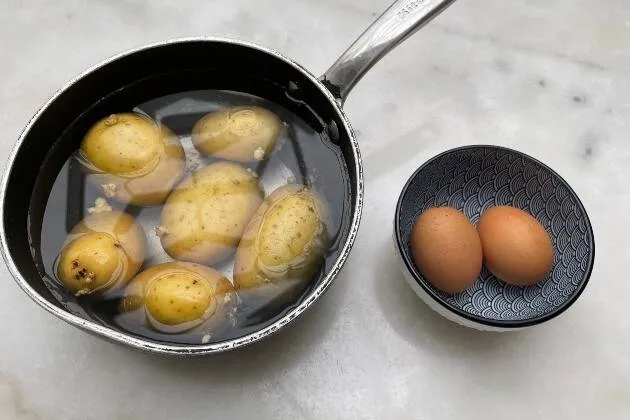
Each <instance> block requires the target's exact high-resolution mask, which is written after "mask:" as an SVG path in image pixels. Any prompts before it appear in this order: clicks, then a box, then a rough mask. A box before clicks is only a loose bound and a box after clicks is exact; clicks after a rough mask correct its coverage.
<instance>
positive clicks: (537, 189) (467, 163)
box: [394, 146, 595, 331]
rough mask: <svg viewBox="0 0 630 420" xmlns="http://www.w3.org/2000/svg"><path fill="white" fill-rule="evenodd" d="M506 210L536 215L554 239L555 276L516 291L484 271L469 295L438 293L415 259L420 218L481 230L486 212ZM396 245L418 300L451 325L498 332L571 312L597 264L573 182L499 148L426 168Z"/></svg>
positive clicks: (405, 203)
mask: <svg viewBox="0 0 630 420" xmlns="http://www.w3.org/2000/svg"><path fill="white" fill-rule="evenodd" d="M499 205H512V206H515V207H518V208H520V209H523V210H525V211H527V212H529V213H530V214H532V215H533V216H535V217H536V219H538V221H539V222H540V223H541V224H542V225H543V226H544V228H545V229H546V230H547V232H549V234H550V236H551V238H552V241H553V246H554V253H555V258H554V264H553V268H552V270H551V273H550V274H549V276H548V277H547V278H546V279H545V280H543V281H541V282H540V283H538V284H536V285H534V286H529V287H517V286H511V285H508V284H506V283H504V282H502V281H501V280H498V279H497V278H496V277H494V276H493V275H492V274H491V273H490V272H489V271H488V270H487V269H486V268H485V267H484V269H483V271H482V273H481V275H480V276H479V278H478V279H477V281H476V282H475V283H474V284H473V285H472V286H471V287H470V288H469V289H468V290H466V291H464V292H461V293H457V294H448V293H444V292H441V291H439V290H437V289H435V288H434V287H433V286H431V284H430V283H429V282H427V281H426V280H425V279H424V277H423V275H422V273H421V272H420V271H419V270H418V268H417V267H416V266H415V264H414V263H413V257H412V254H411V248H410V236H411V228H412V226H413V223H414V221H415V220H416V217H417V216H418V215H419V214H421V213H422V212H423V211H424V210H426V209H427V208H429V207H434V206H451V207H455V208H457V209H459V210H462V211H463V212H464V213H465V214H466V215H467V216H468V217H469V218H470V220H471V221H472V222H473V223H474V224H476V223H477V222H478V221H479V217H480V215H481V213H482V212H483V211H485V210H486V209H488V208H490V207H493V206H499ZM394 241H395V245H396V249H397V250H398V254H399V257H400V260H401V263H402V265H403V272H404V274H405V277H406V278H407V281H408V282H409V284H410V286H411V287H412V288H413V289H414V291H415V292H416V293H417V294H418V296H420V297H421V298H422V299H423V300H424V301H425V302H426V303H427V304H428V305H429V306H430V307H431V308H433V309H434V310H436V311H437V312H439V313H440V314H442V315H444V316H445V317H446V318H448V319H450V320H452V321H455V322H458V323H460V324H463V325H466V326H469V327H474V328H477V329H481V330H491V331H506V330H512V329H518V328H523V327H529V326H533V325H536V324H540V323H541V322H544V321H547V320H549V319H551V318H553V317H555V316H557V315H559V314H560V313H562V312H563V311H565V310H566V309H567V308H568V307H569V306H571V305H572V304H573V302H575V301H576V300H577V298H578V297H579V296H580V294H581V293H582V291H583V290H584V288H585V287H586V284H587V283H588V280H589V277H590V275H591V271H592V269H593V261H594V258H595V242H594V237H593V230H592V227H591V223H590V221H589V219H588V216H587V214H586V210H585V209H584V206H583V205H582V203H581V202H580V199H579V198H578V197H577V195H576V194H575V192H574V191H573V190H572V189H571V187H570V186H569V185H568V184H567V182H566V181H565V180H563V179H562V178H561V177H560V175H558V174H557V173H555V172H554V171H553V170H552V169H551V168H549V167H548V166H546V165H544V164H543V163H541V162H539V161H537V160H536V159H534V158H532V157H530V156H527V155H525V154H523V153H521V152H517V151H515V150H510V149H506V148H502V147H497V146H467V147H461V148H457V149H452V150H449V151H446V152H444V153H442V154H440V155H438V156H436V157H434V158H432V159H431V160H429V161H428V162H427V163H425V164H424V165H422V167H420V169H418V170H417V171H416V172H415V173H414V174H413V175H412V176H411V178H410V179H409V181H408V182H407V184H406V185H405V187H404V188H403V190H402V193H401V195H400V198H399V200H398V205H397V207H396V215H395V221H394Z"/></svg>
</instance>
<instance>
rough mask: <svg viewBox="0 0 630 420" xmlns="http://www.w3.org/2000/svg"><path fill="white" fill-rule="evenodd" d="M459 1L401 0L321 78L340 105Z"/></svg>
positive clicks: (379, 18)
mask: <svg viewBox="0 0 630 420" xmlns="http://www.w3.org/2000/svg"><path fill="white" fill-rule="evenodd" d="M454 2H455V0H398V1H395V2H394V3H393V4H392V5H391V6H390V7H389V8H388V9H387V10H386V11H385V12H384V13H383V14H382V15H381V16H379V17H378V19H376V20H375V21H374V23H372V24H371V25H370V26H369V27H368V28H367V29H366V30H365V31H364V32H363V33H362V34H361V36H359V38H358V39H357V40H356V41H354V43H353V44H352V45H350V47H349V48H348V49H347V50H346V51H345V52H344V53H343V54H342V55H341V57H339V59H337V61H335V63H334V64H333V65H332V66H331V67H330V68H329V69H328V71H326V73H324V75H323V76H322V77H321V79H322V82H323V83H324V84H325V85H326V86H327V87H328V88H329V89H330V90H331V91H332V92H333V94H335V96H337V98H338V99H339V101H340V103H341V104H342V105H343V103H344V102H345V101H346V98H347V97H348V94H349V93H350V91H351V90H352V88H353V87H354V85H356V84H357V82H358V81H359V80H360V79H361V78H362V77H363V75H364V74H365V73H367V71H368V70H369V69H370V68H372V66H373V65H374V64H376V63H377V62H378V61H379V60H380V59H381V58H383V57H384V56H385V54H387V53H388V52H390V51H391V50H392V49H394V48H395V47H396V46H397V45H398V44H400V43H401V42H403V41H404V40H405V39H407V38H408V37H410V36H411V35H413V34H414V33H415V32H416V31H417V30H418V29H420V28H422V27H423V26H424V25H426V24H427V23H429V22H430V21H431V20H432V19H433V18H434V17H436V16H437V15H439V14H440V13H442V12H443V11H444V10H446V8H447V7H448V6H450V5H451V4H453V3H454Z"/></svg>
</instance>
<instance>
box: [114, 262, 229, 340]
mask: <svg viewBox="0 0 630 420" xmlns="http://www.w3.org/2000/svg"><path fill="white" fill-rule="evenodd" d="M233 292H234V288H233V287H232V284H231V283H230V281H229V280H228V279H226V278H225V277H223V276H222V275H221V274H220V273H219V272H217V271H215V270H213V269H212V268H210V267H205V266H202V265H199V264H193V263H187V262H168V263H163V264H158V265H154V266H152V267H150V268H148V269H146V270H144V271H143V272H141V273H140V274H138V275H137V276H136V277H135V278H134V279H133V281H132V282H131V283H130V284H129V286H128V287H127V289H126V290H125V294H124V296H123V299H122V303H121V310H122V311H123V312H131V311H135V310H138V309H144V313H145V315H146V320H147V321H148V322H149V324H151V325H152V326H153V327H154V328H156V329H157V330H159V331H162V332H181V331H185V330H187V329H190V328H194V327H196V326H198V325H200V324H202V323H206V322H209V324H208V325H207V326H211V325H215V324H216V323H218V322H223V321H226V320H227V321H232V320H233V315H234V311H235V308H236V306H235V304H236V296H235V295H234V293H233Z"/></svg>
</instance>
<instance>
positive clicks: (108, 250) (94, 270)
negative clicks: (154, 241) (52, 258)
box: [57, 211, 146, 295]
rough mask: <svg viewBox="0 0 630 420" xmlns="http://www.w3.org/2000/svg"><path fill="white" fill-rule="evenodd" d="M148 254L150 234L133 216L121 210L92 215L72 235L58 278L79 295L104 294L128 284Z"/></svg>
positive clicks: (61, 258)
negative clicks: (147, 244) (145, 233)
mask: <svg viewBox="0 0 630 420" xmlns="http://www.w3.org/2000/svg"><path fill="white" fill-rule="evenodd" d="M145 255H146V237H145V236H144V231H143V229H142V227H141V226H140V225H139V224H138V223H137V222H136V221H135V219H134V218H133V217H132V216H130V215H129V214H127V213H122V212H119V211H107V212H102V213H95V214H91V215H89V216H87V217H86V218H85V219H83V220H82V221H81V222H80V223H79V224H77V225H76V226H75V227H74V228H73V229H72V231H71V232H70V234H69V235H68V238H67V240H66V244H65V246H64V247H63V249H62V250H61V253H60V255H59V262H58V265H57V277H58V278H59V280H60V281H61V282H62V283H63V285H64V286H65V287H66V288H67V289H68V290H70V291H71V292H72V293H75V294H76V295H86V294H100V293H104V292H106V291H110V290H114V289H117V288H119V287H122V286H124V285H125V284H127V283H128V282H129V280H131V279H132V278H133V276H135V275H136V273H137V272H138V270H140V267H141V266H142V264H143V262H144V259H145Z"/></svg>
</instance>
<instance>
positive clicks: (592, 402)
mask: <svg viewBox="0 0 630 420" xmlns="http://www.w3.org/2000/svg"><path fill="white" fill-rule="evenodd" d="M387 5H388V1H387V0H364V1H362V2H356V1H353V0H339V1H333V0H323V1H313V0H310V1H309V0H266V1H246V0H233V1H219V0H205V1H201V0H180V1H169V0H155V1H140V0H110V1H106V0H92V1H81V0H58V1H55V2H50V1H49V2H46V1H43V0H40V1H37V0H25V1H17V0H2V1H0V80H1V83H0V92H1V98H2V101H1V102H0V128H1V131H0V147H1V148H2V153H3V155H5V156H6V154H7V153H8V151H9V149H10V147H11V146H12V144H13V142H14V141H15V140H16V138H17V137H18V135H19V133H20V130H21V128H22V127H23V126H24V125H25V124H26V122H27V121H28V119H29V118H30V116H31V115H32V114H33V113H34V112H35V111H36V109H37V108H38V107H39V106H40V105H41V104H42V103H43V102H44V101H45V100H46V99H47V98H48V97H49V96H50V95H51V94H52V93H53V92H54V91H55V90H56V89H57V88H58V87H60V86H61V85H63V84H64V83H65V82H66V81H67V80H69V79H71V78H72V77H73V76H74V75H76V74H77V73H78V72H80V71H82V70H83V69H85V68H87V67H89V66H90V65H92V64H94V63H96V62H98V61H100V60H102V59H104V58H106V57H108V56H109V55H111V54H114V53H118V52H121V51H123V50H126V49H128V48H130V47H134V46H139V45H142V44H145V43H148V42H154V41H158V40H161V39H167V38H173V37H181V36H196V35H218V36H228V37H237V38H240V39H244V40H249V41H254V42H258V43H261V44H264V45H266V46H269V47H272V48H275V49H277V50H279V51H280V52H282V53H284V54H286V55H288V56H291V57H293V58H295V59H296V60H297V61H298V62H300V63H301V64H303V65H305V66H306V67H307V68H309V69H312V70H313V71H314V72H315V73H322V72H323V71H325V70H326V68H327V67H328V65H330V64H331V63H332V62H333V61H334V60H335V59H336V58H337V56H338V55H339V54H340V53H341V52H342V51H343V50H344V49H345V48H346V47H347V46H348V45H349V43H350V42H351V41H352V40H353V39H354V38H355V37H356V36H357V35H358V34H359V33H360V32H361V31H362V30H363V29H364V27H365V26H366V25H368V24H369V23H370V22H371V20H373V19H374V17H375V16H376V15H377V14H379V13H380V12H381V11H382V10H383V9H384V8H385V7H386V6H387ZM628 40H630V2H628V1H627V0H602V1H599V2H594V1H586V0H512V1H509V2H508V1H501V0H460V1H459V2H457V3H456V4H455V5H454V6H452V7H451V8H450V9H449V10H448V11H446V12H445V13H444V14H443V15H442V16H440V17H439V18H438V19H436V20H435V21H434V22H432V23H431V24H430V25H429V26H427V27H426V28H424V29H422V30H421V31H420V32H419V33H418V34H416V35H415V36H414V37H413V38H411V39H409V40H408V41H406V42H405V43H404V44H403V45H402V46H400V47H399V48H398V49H396V50H395V51H394V52H392V53H391V54H390V55H388V56H387V57H386V58H385V59H384V60H383V61H382V62H381V63H379V64H378V65H376V66H375V67H374V68H373V69H372V70H371V71H370V72H369V73H368V75H367V76H366V77H365V78H364V79H363V80H361V82H360V83H359V84H358V85H357V87H356V89H355V90H354V91H353V92H352V94H351V95H350V98H349V100H348V102H347V103H346V109H347V111H348V114H349V116H350V118H351V120H352V122H353V125H354V127H355V128H356V129H357V131H358V132H359V141H360V143H361V148H362V152H363V156H364V161H365V181H366V202H365V210H364V216H363V221H362V225H361V230H360V232H359V237H358V239H357V243H356V245H355V248H354V250H353V252H352V255H351V257H350V260H349V262H348V264H347V265H346V268H345V269H344V271H343V273H342V275H341V276H340V278H339V279H338V280H337V282H336V284H335V285H334V286H333V287H332V289H331V290H330V291H329V292H328V293H327V294H326V296H325V297H324V298H323V299H322V300H321V302H320V303H319V304H318V305H316V307H315V308H314V309H313V310H312V311H310V312H309V313H308V314H307V315H306V316H305V317H304V318H303V319H301V320H299V321H298V322H297V323H296V324H295V325H293V327H292V328H289V330H287V331H286V332H284V333H281V334H280V335H277V336H275V337H273V338H271V339H269V340H268V341H266V342H263V343H261V344H259V345H255V346H253V347H250V348H246V349H244V350H243V351H239V352H237V353H233V354H226V355H222V356H219V357H213V358H208V359H197V360H179V359H178V360H174V359H166V358H159V357H150V356H147V355H144V354H139V353H136V352H132V351H129V350H127V349H125V348H121V347H118V346H114V345H112V344H109V343H106V342H103V341H101V340H99V339H97V338H95V337H92V336H89V335H87V334H85V333H83V332H80V331H78V330H76V329H74V328H72V327H70V326H68V325H66V324H64V323H63V322H61V321H59V320H57V319H56V318H53V317H52V316H50V315H48V314H47V313H45V312H44V311H43V310H41V309H39V308H38V307H37V306H36V305H35V304H34V303H32V302H31V301H30V300H29V299H28V298H27V297H26V296H25V295H24V294H22V293H21V292H20V291H19V289H18V288H17V286H16V285H15V284H14V282H13V281H12V279H11V278H10V276H9V274H8V272H7V271H6V269H5V268H4V267H2V268H0V275H1V280H2V287H0V308H1V309H0V314H1V315H2V320H3V321H2V323H0V419H7V420H9V419H18V420H23V419H29V420H31V419H46V420H48V419H50V420H62V419H63V420H65V419H69V420H74V419H77V420H92V419H108V420H110V419H111V420H126V419H156V420H159V419H171V418H180V419H201V418H204V419H205V418H209V419H215V418H216V419H219V418H223V419H249V418H256V419H259V420H263V419H285V418H286V419H431V420H456V419H499V418H510V419H512V420H528V419H531V418H541V419H555V420H564V419H567V420H569V419H571V420H573V419H589V420H590V419H598V420H608V419H610V420H623V419H626V418H630V358H629V357H628V354H629V351H630V317H629V316H628V310H627V308H628V305H627V303H626V299H627V296H629V295H630V282H629V281H628V279H627V277H628V276H627V270H626V267H627V263H626V262H624V261H627V260H628V259H629V258H630V246H628V244H627V243H626V240H627V238H630V225H629V224H628V222H627V220H628V219H627V215H628V207H629V206H630V184H629V183H628V179H630V140H629V138H630V137H629V135H630V100H629V99H628V98H630V44H629V43H628ZM477 143H489V144H500V145H505V146H508V147H513V148H516V149H518V150H521V151H523V152H525V153H528V154H530V155H532V156H534V157H536V158H538V159H541V160H543V161H544V162H545V163H547V164H548V165H550V166H552V167H553V168H554V169H555V170H557V171H558V172H559V173H560V174H561V175H562V176H563V177H564V178H565V179H566V180H567V181H568V182H569V183H570V184H571V186H572V187H573V188H574V189H575V190H576V191H577V193H578V194H579V195H580V197H581V198H582V200H583V202H584V205H585V207H586V208H587V210H588V212H589V214H590V216H591V219H592V222H593V226H594V230H595V235H596V243H597V256H596V264H595V270H594V272H593V275H592V278H591V283H590V284H589V287H588V288H587V290H586V291H585V293H584V294H583V296H582V297H581V298H580V300H579V301H578V302H577V303H576V304H575V305H574V306H573V307H572V308H571V309H570V310H569V311H567V312H566V313H565V314H563V315H562V316H561V317H559V318H557V319H555V320H554V321H552V322H550V323H548V324H544V325H542V326H540V327H537V328H535V329H532V330H527V331H522V332H519V333H509V334H502V335H496V334H487V333H478V332H475V331H470V330H466V329H463V328H461V327H458V326H455V325H452V324H451V323H449V322H448V321H445V320H443V319H441V318H439V317H438V316H437V315H435V314H434V313H433V312H431V311H430V310H429V309H428V308H427V307H426V306H424V305H423V304H422V303H421V302H420V301H419V300H418V299H417V298H416V297H415V295H413V294H412V292H411V290H410V289H409V288H408V287H407V285H406V284H405V283H404V281H403V279H402V276H401V274H400V273H399V272H398V268H397V266H396V264H395V258H394V254H393V250H392V244H391V238H390V236H391V221H392V217H393V212H394V206H395V201H396V199H397V196H398V193H399V191H400V188H401V187H402V185H403V183H404V182H405V180H406V179H407V177H408V176H409V175H410V174H411V173H412V172H413V170H414V169H415V168H417V167H418V166H419V165H420V164H421V163H422V162H424V161H426V160H427V159H428V158H430V157H431V156H433V155H435V154H437V153H439V152H441V151H443V150H445V149H447V148H451V147H455V146H460V145H466V144H477Z"/></svg>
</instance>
